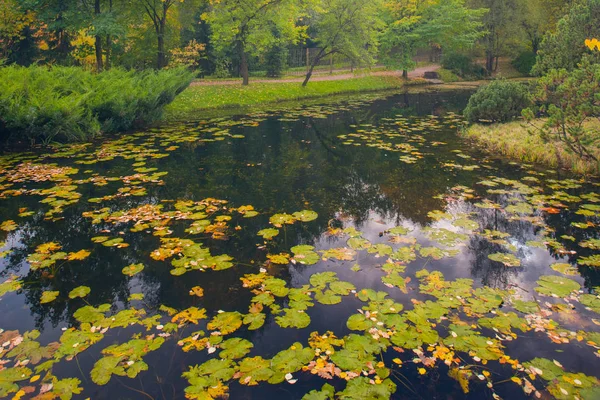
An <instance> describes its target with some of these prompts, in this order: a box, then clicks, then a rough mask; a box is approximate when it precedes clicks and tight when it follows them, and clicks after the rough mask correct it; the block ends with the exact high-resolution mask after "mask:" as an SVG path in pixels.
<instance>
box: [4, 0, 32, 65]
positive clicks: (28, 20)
mask: <svg viewBox="0 0 600 400" xmlns="http://www.w3.org/2000/svg"><path fill="white" fill-rule="evenodd" d="M34 19H35V16H34V13H33V12H32V11H28V10H22V9H21V8H20V7H19V5H18V3H17V2H16V1H14V0H3V1H2V2H0V58H6V57H8V56H9V54H10V53H11V52H12V51H13V49H14V47H15V45H16V44H17V43H18V42H19V41H20V40H22V39H24V34H23V31H24V30H25V29H26V28H27V27H28V26H29V25H31V24H32V23H33V21H34Z"/></svg>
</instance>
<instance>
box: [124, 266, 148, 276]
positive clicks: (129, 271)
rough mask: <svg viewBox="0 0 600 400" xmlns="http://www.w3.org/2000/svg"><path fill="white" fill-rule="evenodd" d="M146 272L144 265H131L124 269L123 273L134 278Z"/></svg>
mask: <svg viewBox="0 0 600 400" xmlns="http://www.w3.org/2000/svg"><path fill="white" fill-rule="evenodd" d="M143 270H144V264H131V265H128V266H127V267H125V268H123V270H122V271H121V272H123V274H125V275H127V276H134V275H137V274H139V273H140V272H142V271H143Z"/></svg>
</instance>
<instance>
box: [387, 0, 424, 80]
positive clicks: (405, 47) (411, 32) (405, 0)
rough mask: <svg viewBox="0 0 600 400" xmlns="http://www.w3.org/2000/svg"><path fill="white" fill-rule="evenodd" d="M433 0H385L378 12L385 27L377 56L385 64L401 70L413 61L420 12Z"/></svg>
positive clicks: (407, 67)
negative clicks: (387, 0) (380, 13)
mask: <svg viewBox="0 0 600 400" xmlns="http://www.w3.org/2000/svg"><path fill="white" fill-rule="evenodd" d="M434 1H435V0H423V1H415V0H396V1H389V2H386V3H385V7H384V9H383V12H382V15H383V19H384V21H385V23H386V28H385V30H384V31H383V33H382V34H381V37H380V46H381V47H380V60H381V61H382V62H383V63H384V64H385V65H387V66H388V67H393V68H398V69H401V70H402V71H403V76H404V77H405V78H407V77H408V70H410V69H413V68H414V67H415V65H416V63H415V60H414V56H415V53H416V51H417V48H418V47H419V44H420V43H419V42H420V40H421V37H420V36H419V34H418V33H416V32H415V30H416V29H417V27H418V26H419V24H420V23H421V20H422V16H423V12H424V11H425V10H426V9H427V8H428V7H430V6H431V5H433V4H434Z"/></svg>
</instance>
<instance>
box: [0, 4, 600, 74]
mask: <svg viewBox="0 0 600 400" xmlns="http://www.w3.org/2000/svg"><path fill="white" fill-rule="evenodd" d="M587 3H589V4H593V5H594V7H597V4H598V0H577V1H575V2H574V5H573V7H570V6H569V3H568V2H564V1H560V0H547V1H546V0H445V1H439V0H425V1H418V2H416V1H404V0H394V1H383V0H309V1H300V0H281V1H279V0H278V1H266V2H265V1H263V0H243V1H238V0H181V1H175V0H134V1H128V2H125V1H113V0H94V1H91V2H87V1H81V0H67V1H63V0H61V1H58V0H5V1H3V2H2V4H0V58H1V59H4V60H5V61H6V62H7V63H17V64H20V65H29V64H31V63H50V64H59V65H69V66H71V65H76V66H83V67H85V68H88V69H92V68H93V69H95V70H97V71H101V70H104V69H110V68H111V67H113V66H119V67H124V68H134V69H146V68H149V67H155V68H164V67H172V66H180V65H187V66H190V67H191V68H192V69H193V70H194V71H196V73H197V74H199V75H206V74H210V75H217V76H221V77H224V76H240V77H243V78H244V82H245V83H248V82H249V77H250V76H251V73H252V75H255V74H262V75H266V76H279V75H281V74H282V72H284V71H285V70H286V69H293V68H301V69H307V71H306V78H307V80H308V79H310V76H311V74H312V72H313V71H314V69H315V68H316V67H318V66H320V65H323V64H329V63H332V65H334V64H335V65H336V66H338V65H339V66H346V67H350V66H351V65H352V66H354V67H359V66H370V65H373V64H374V63H380V64H384V65H386V66H388V67H393V68H397V69H401V70H410V69H412V68H413V67H414V66H415V63H416V61H415V56H416V55H417V54H418V55H419V56H420V57H421V59H422V58H423V55H428V58H429V59H430V61H433V62H435V61H439V60H440V56H442V55H445V56H444V57H442V58H445V59H446V60H448V59H449V58H450V57H448V56H447V55H449V54H459V55H462V56H463V57H467V58H468V59H469V60H470V62H471V63H473V62H474V61H475V60H477V62H478V63H481V65H482V66H483V67H484V70H485V72H486V73H487V74H492V73H494V71H495V70H496V69H497V67H498V63H499V59H500V58H508V59H517V58H519V57H521V58H522V55H523V54H525V53H527V54H529V55H531V54H534V55H535V54H537V53H538V50H541V51H540V60H539V63H540V65H546V64H556V61H555V60H553V58H552V57H554V56H548V55H547V54H548V49H551V48H555V47H557V46H559V47H561V48H563V49H566V50H565V56H564V58H567V59H570V60H571V61H570V62H577V57H571V55H572V54H573V53H574V52H575V53H576V55H580V54H581V52H582V51H583V48H582V47H581V45H580V43H581V40H583V38H584V36H585V35H588V36H590V35H591V34H592V32H591V30H593V29H594V27H595V26H597V24H596V23H597V18H598V17H597V12H596V11H594V10H592V11H590V12H585V11H582V10H583V9H586V7H587ZM567 12H568V13H569V15H570V16H571V17H570V19H569V20H568V21H566V22H564V23H561V25H560V26H558V27H557V22H558V20H559V19H560V18H561V17H562V16H563V15H565V14H566V13H567ZM594 24H596V25H594ZM548 57H549V58H548ZM546 58H548V59H547V60H546ZM471 67H472V66H470V67H469V68H471ZM540 68H542V67H540ZM543 68H545V67H543ZM463 72H464V73H465V74H467V75H470V74H471V72H473V71H464V69H463ZM476 72H477V74H480V73H481V67H479V69H478V71H476ZM459 75H461V74H459Z"/></svg>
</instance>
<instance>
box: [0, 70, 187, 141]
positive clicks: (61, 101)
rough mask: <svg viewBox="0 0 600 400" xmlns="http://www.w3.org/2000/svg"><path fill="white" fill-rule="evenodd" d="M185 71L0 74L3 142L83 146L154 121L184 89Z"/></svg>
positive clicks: (80, 71) (47, 71) (24, 71)
mask: <svg viewBox="0 0 600 400" xmlns="http://www.w3.org/2000/svg"><path fill="white" fill-rule="evenodd" d="M191 79H192V76H191V74H190V73H189V72H187V71H186V70H181V69H174V70H165V71H160V72H153V71H146V72H135V71H124V70H120V69H112V70H111V71H107V72H102V73H100V74H97V75H94V74H92V73H90V72H86V71H83V70H82V69H80V68H75V67H52V68H46V67H38V66H31V67H28V68H25V67H18V66H9V67H5V68H1V69H0V137H1V138H2V140H3V141H6V140H9V141H10V142H15V141H21V140H25V141H29V142H43V143H48V142H50V141H55V140H60V141H65V140H66V141H81V140H87V139H90V138H93V137H94V136H96V135H98V134H99V133H100V132H104V133H112V132H119V131H125V130H128V129H131V128H132V127H133V126H134V125H136V126H139V125H142V124H147V123H150V122H152V121H155V120H156V119H157V118H158V117H160V115H161V111H162V108H163V107H164V106H165V105H167V104H168V103H170V102H171V101H173V99H174V98H175V96H176V95H177V94H178V93H180V92H181V91H182V90H183V89H185V88H186V87H187V86H188V85H189V83H190V81H191Z"/></svg>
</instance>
